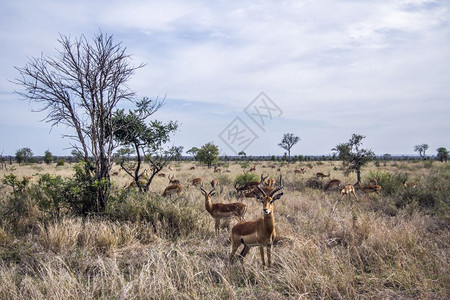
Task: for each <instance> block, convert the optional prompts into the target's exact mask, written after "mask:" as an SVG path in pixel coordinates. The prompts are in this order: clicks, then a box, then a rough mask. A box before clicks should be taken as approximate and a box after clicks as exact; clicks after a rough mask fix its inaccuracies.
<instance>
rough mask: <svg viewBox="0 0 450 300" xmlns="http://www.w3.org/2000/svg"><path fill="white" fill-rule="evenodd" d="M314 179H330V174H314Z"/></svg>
mask: <svg viewBox="0 0 450 300" xmlns="http://www.w3.org/2000/svg"><path fill="white" fill-rule="evenodd" d="M316 177H317V178H320V179H323V178H325V177H330V172H328V175H325V174H324V173H321V172H319V173H316Z"/></svg>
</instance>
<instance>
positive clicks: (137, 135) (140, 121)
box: [112, 98, 182, 191]
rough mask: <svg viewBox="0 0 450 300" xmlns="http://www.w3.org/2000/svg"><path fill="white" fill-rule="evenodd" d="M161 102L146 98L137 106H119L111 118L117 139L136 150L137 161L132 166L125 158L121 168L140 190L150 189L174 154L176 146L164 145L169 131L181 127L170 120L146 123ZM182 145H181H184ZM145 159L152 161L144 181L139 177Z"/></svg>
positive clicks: (171, 131)
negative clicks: (130, 107) (126, 108)
mask: <svg viewBox="0 0 450 300" xmlns="http://www.w3.org/2000/svg"><path fill="white" fill-rule="evenodd" d="M162 104H163V103H162V102H159V101H157V100H156V101H153V100H150V99H147V98H144V99H143V100H142V101H139V102H137V104H136V105H137V109H135V110H133V111H131V110H130V111H128V113H125V112H124V110H118V111H117V112H116V113H115V114H114V118H113V120H112V123H113V126H114V127H115V128H117V129H116V130H115V131H114V139H115V140H116V141H117V142H118V143H119V144H120V145H122V146H130V147H132V148H133V150H134V152H135V153H136V158H137V165H136V167H135V168H133V169H131V168H130V167H129V166H126V165H125V161H124V160H122V162H121V167H122V169H123V170H124V171H125V172H126V173H127V174H128V175H130V176H131V177H132V178H133V180H134V182H135V183H136V186H137V187H138V189H139V191H148V190H149V187H150V184H151V183H152V181H153V178H154V177H155V176H156V175H157V174H158V173H159V172H160V171H161V170H162V169H163V168H164V166H165V165H166V164H167V162H168V161H169V160H171V159H172V158H173V157H174V156H175V155H176V153H177V152H176V151H177V148H176V147H171V148H169V149H164V147H163V145H164V144H165V143H167V142H169V140H170V134H172V133H173V132H175V131H176V130H177V129H178V123H177V122H173V121H169V122H167V123H162V122H160V121H157V120H152V121H150V123H149V124H148V125H147V123H146V122H147V119H148V118H149V117H150V116H151V115H153V114H154V113H155V112H156V111H157V110H158V109H159V108H160V107H161V106H162ZM181 149H182V148H181ZM144 159H145V160H146V161H148V162H149V163H150V169H151V175H150V176H149V177H148V178H147V179H146V180H145V182H143V181H142V180H140V179H141V178H142V175H143V174H144V171H145V170H142V164H143V162H144Z"/></svg>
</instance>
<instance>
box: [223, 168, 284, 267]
mask: <svg viewBox="0 0 450 300" xmlns="http://www.w3.org/2000/svg"><path fill="white" fill-rule="evenodd" d="M282 188H283V184H282V182H281V176H280V186H279V187H278V188H276V189H275V190H273V191H272V192H271V193H270V194H269V195H267V194H266V193H265V192H264V191H263V190H262V189H259V190H260V193H261V194H262V195H263V196H260V195H259V194H257V193H255V197H256V198H257V199H258V200H259V201H261V203H262V205H263V209H262V210H263V213H264V215H263V216H262V217H261V218H260V219H258V220H255V221H249V222H239V223H237V224H236V225H234V226H233V228H232V230H231V243H232V246H231V253H230V257H229V265H231V262H232V260H233V257H234V254H235V253H236V250H237V249H238V247H239V246H240V245H241V244H244V248H243V249H242V252H241V254H240V260H241V263H242V266H244V265H243V262H244V257H245V256H246V255H247V254H248V252H249V250H250V248H251V247H256V246H259V252H260V254H261V260H262V264H263V266H265V261H264V247H267V262H268V266H269V268H270V267H271V266H272V258H271V251H272V244H273V241H274V240H275V236H276V233H275V220H274V218H273V209H274V205H273V204H274V202H275V201H276V200H278V199H280V198H281V196H283V193H278V194H276V195H275V193H277V192H278V191H280V190H281V189H282Z"/></svg>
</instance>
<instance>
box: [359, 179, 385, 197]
mask: <svg viewBox="0 0 450 300" xmlns="http://www.w3.org/2000/svg"><path fill="white" fill-rule="evenodd" d="M356 185H357V186H358V187H359V188H360V189H361V191H363V192H364V193H365V194H368V193H377V194H378V195H380V191H381V186H380V185H378V184H368V185H364V186H363V185H362V184H361V183H360V182H358V183H356Z"/></svg>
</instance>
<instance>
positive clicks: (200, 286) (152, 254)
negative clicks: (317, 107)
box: [0, 161, 450, 299]
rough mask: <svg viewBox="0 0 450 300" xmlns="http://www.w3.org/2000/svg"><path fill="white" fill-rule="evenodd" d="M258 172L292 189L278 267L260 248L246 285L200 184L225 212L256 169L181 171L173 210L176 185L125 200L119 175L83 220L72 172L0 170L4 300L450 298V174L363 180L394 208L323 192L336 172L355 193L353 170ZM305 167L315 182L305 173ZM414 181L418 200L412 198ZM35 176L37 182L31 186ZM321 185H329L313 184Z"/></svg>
mask: <svg viewBox="0 0 450 300" xmlns="http://www.w3.org/2000/svg"><path fill="white" fill-rule="evenodd" d="M271 164H272V165H275V168H269V165H271ZM255 165H256V174H257V175H256V176H257V177H259V175H260V174H261V173H264V174H267V175H270V177H274V178H278V176H279V174H280V173H281V174H283V181H284V185H285V187H284V190H283V191H284V196H283V198H282V199H280V200H278V201H277V202H276V203H275V212H274V217H275V222H276V231H277V240H276V242H275V245H274V247H273V252H272V255H273V257H272V259H273V267H272V268H271V269H267V268H266V269H263V267H262V265H261V261H260V257H259V251H258V249H257V248H253V249H251V250H250V253H249V255H247V257H246V258H245V262H244V264H245V267H246V273H245V274H244V273H243V272H242V270H241V267H240V264H239V262H238V261H236V263H235V264H233V265H231V266H229V265H228V255H229V253H230V247H231V245H230V233H229V232H228V231H226V230H224V231H221V232H220V234H219V235H218V236H216V234H215V233H214V220H213V218H211V216H210V215H209V214H208V213H207V212H206V211H205V207H204V197H203V196H202V195H201V193H200V190H199V188H197V187H192V186H191V187H188V184H187V182H188V179H192V178H195V177H202V178H204V182H205V184H204V187H205V189H206V190H209V189H210V187H209V182H210V181H211V180H212V179H215V178H217V179H219V180H220V182H221V186H220V187H219V188H218V189H217V190H218V194H217V195H216V196H215V197H213V199H212V200H213V202H225V203H226V202H235V201H237V195H236V192H235V190H234V187H233V184H234V181H235V179H236V178H237V177H238V175H241V174H242V173H243V170H245V169H244V168H242V167H241V165H240V164H238V163H229V164H227V165H224V166H222V167H221V168H222V173H221V174H218V173H213V170H212V169H207V168H206V167H203V166H200V165H196V166H195V170H190V167H192V166H193V164H192V163H178V164H176V163H171V168H172V171H168V170H165V172H166V173H167V174H169V173H170V174H171V175H174V177H175V178H176V179H179V180H180V181H181V184H182V185H183V186H184V187H185V189H184V191H183V193H182V194H181V195H180V196H177V195H173V196H172V197H166V198H163V197H161V196H160V195H161V194H162V191H163V190H164V188H165V187H166V186H167V184H168V180H167V179H166V178H162V177H158V178H156V179H155V182H154V183H153V184H152V186H151V188H150V192H148V193H138V192H137V191H135V190H133V189H128V190H127V191H124V189H123V187H124V186H126V185H128V184H129V183H130V181H131V179H130V178H129V177H128V175H127V174H125V173H124V172H123V171H122V172H118V175H115V176H113V177H112V180H113V182H114V186H113V188H112V194H111V199H110V201H109V202H108V205H107V207H106V209H105V212H104V213H101V214H92V215H83V216H82V215H81V214H80V213H79V210H78V209H79V207H77V205H76V201H75V200H76V199H74V198H73V197H74V196H73V195H77V193H78V192H79V191H80V189H82V187H80V186H79V185H77V182H76V181H70V180H69V179H70V178H73V174H74V171H73V165H69V164H65V165H64V166H58V167H55V165H54V164H53V165H49V166H44V165H37V164H34V165H20V166H19V165H14V168H13V169H11V167H10V166H9V170H7V171H6V170H4V169H2V170H0V176H1V178H2V179H4V180H3V185H2V189H1V190H0V193H1V194H0V195H1V198H0V298H1V299H62V298H64V299H93V298H94V299H283V298H284V299H448V298H449V292H448V290H449V283H450V276H449V269H450V268H449V248H448V247H449V244H450V235H449V225H450V213H449V212H450V211H449V204H450V200H449V198H450V184H449V182H450V165H447V164H445V163H431V162H422V161H419V162H389V163H388V164H387V165H386V166H384V165H380V164H378V166H376V165H374V164H373V163H370V164H369V166H368V167H366V168H365V169H364V171H363V173H362V178H363V181H366V182H368V181H369V180H370V179H377V181H378V184H379V185H381V186H382V191H381V195H377V194H363V193H362V192H361V191H357V196H358V201H353V204H352V203H351V202H349V201H348V200H346V199H345V198H341V197H340V195H339V191H337V190H333V191H327V192H324V191H323V189H320V186H321V185H322V182H321V180H320V179H315V178H314V179H313V177H314V174H315V173H316V172H323V173H324V174H327V173H331V176H330V178H325V179H323V182H324V183H325V182H326V181H327V180H328V179H332V178H337V179H340V180H341V182H342V185H344V184H353V183H355V181H356V179H355V177H354V174H350V175H349V176H348V177H346V176H344V175H343V172H342V171H341V169H340V168H341V163H340V162H323V163H316V162H309V163H308V165H309V167H312V168H309V167H308V165H307V164H305V163H294V164H290V165H287V164H284V165H281V164H280V163H278V162H277V163H272V162H258V163H255ZM263 166H264V167H265V168H264V167H263ZM300 167H305V168H306V169H307V172H306V173H305V174H295V173H294V169H298V168H300ZM278 168H280V172H278V171H277V169H278ZM118 169H119V167H118V166H114V170H113V171H117V170H118ZM227 169H228V170H230V171H231V172H230V173H224V172H223V171H224V170H227ZM112 173H113V172H112ZM11 174H13V175H11ZM406 174H407V179H406V180H408V181H415V182H417V186H416V187H415V188H411V187H405V186H404V184H403V183H404V181H405V177H406ZM5 175H6V177H5ZM27 176H33V180H32V181H31V182H27V181H23V178H24V177H27ZM249 177H251V176H249ZM313 180H316V181H318V182H316V185H309V184H308V181H309V182H311V181H313ZM21 184H22V185H21ZM13 185H15V186H14V189H13V187H12V186H13ZM311 186H312V187H314V186H315V187H318V188H311ZM240 199H241V200H240V201H242V202H243V203H245V204H247V205H248V210H247V214H246V216H245V217H246V220H252V219H256V218H258V217H260V216H261V204H260V203H259V202H258V201H257V200H255V199H254V198H240ZM233 222H235V221H233ZM233 224H234V223H232V225H233ZM238 251H240V250H238Z"/></svg>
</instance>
